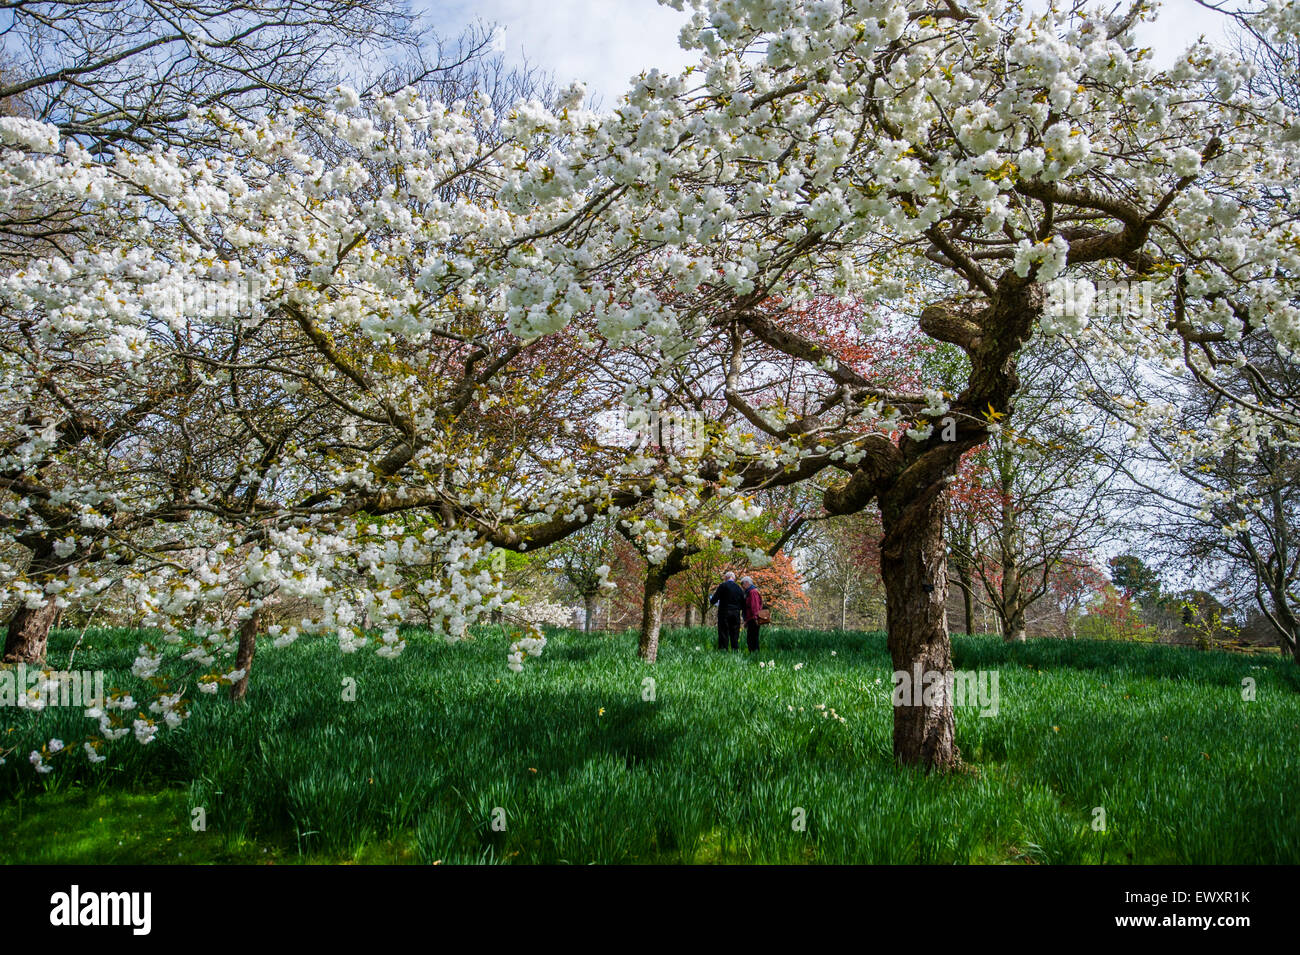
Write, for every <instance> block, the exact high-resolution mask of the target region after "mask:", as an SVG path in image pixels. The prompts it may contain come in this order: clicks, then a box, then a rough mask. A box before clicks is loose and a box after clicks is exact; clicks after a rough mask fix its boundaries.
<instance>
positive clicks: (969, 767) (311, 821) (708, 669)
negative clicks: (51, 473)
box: [0, 629, 1300, 864]
mask: <svg viewBox="0 0 1300 955" xmlns="http://www.w3.org/2000/svg"><path fill="white" fill-rule="evenodd" d="M79 636H80V634H79V633H76V632H71V631H60V632H57V633H56V634H55V635H54V636H53V637H52V639H51V644H50V654H49V660H50V664H51V665H52V666H64V665H65V664H66V661H67V658H68V653H69V650H70V649H71V647H72V645H73V644H74V642H75V641H76V640H77V638H78V637H79ZM713 639H714V636H713V634H712V632H711V631H709V630H707V629H696V630H670V631H667V632H666V634H665V638H664V643H663V646H662V649H661V651H660V661H659V663H658V664H656V665H654V666H647V665H645V664H643V663H641V662H640V661H639V660H637V658H636V656H635V650H634V648H635V637H634V635H632V634H623V635H616V636H608V635H591V636H584V635H583V634H581V633H575V632H569V631H560V632H555V633H552V634H551V635H550V643H549V645H548V646H547V648H546V652H545V653H544V654H543V656H542V657H540V658H538V659H532V658H529V659H528V660H527V662H526V664H525V668H524V672H523V673H520V674H514V673H511V672H510V671H509V670H507V669H506V666H505V663H506V641H505V640H504V639H503V638H502V636H501V634H500V633H499V632H497V631H495V630H492V629H487V630H485V631H483V632H481V633H479V635H478V636H477V637H476V638H475V639H474V640H471V641H466V642H463V643H460V644H455V645H448V644H446V643H444V642H443V641H442V640H441V639H440V638H438V637H437V636H435V635H432V634H428V633H422V632H412V633H410V634H409V635H408V641H409V645H408V647H407V650H406V652H405V653H404V654H403V656H402V657H401V658H399V659H397V660H395V661H391V660H384V659H381V658H378V657H376V656H374V655H373V654H369V653H358V654H355V655H344V654H342V653H340V652H339V651H338V649H337V647H336V646H333V645H330V644H326V643H315V644H310V643H308V642H307V641H305V640H304V641H301V642H300V643H299V644H296V645H294V646H292V647H288V648H285V649H280V650H276V649H273V648H271V646H270V644H269V643H267V644H266V645H265V646H263V647H261V648H260V649H259V652H258V655H257V659H256V662H255V665H254V670H253V679H252V684H251V687H250V690H249V695H248V699H247V702H246V703H245V704H243V705H235V704H232V703H231V702H229V700H228V699H226V697H225V696H224V695H223V696H220V697H207V696H202V695H200V696H199V698H198V699H197V700H195V701H194V712H193V714H192V716H191V717H190V719H188V720H187V721H186V722H185V723H184V724H183V725H182V726H181V728H179V729H177V730H163V731H161V732H160V733H159V735H158V737H157V738H156V739H155V740H154V742H152V743H150V744H149V745H148V746H144V747H142V746H139V745H138V744H136V743H135V742H134V740H131V739H125V740H122V741H120V742H118V743H115V744H113V745H112V747H110V748H109V749H108V750H107V752H108V754H109V759H108V760H107V761H105V762H103V763H99V764H93V765H92V764H90V763H89V762H88V761H87V760H86V758H85V756H84V755H83V754H82V753H81V752H80V749H81V746H80V741H81V740H83V739H85V738H87V733H88V732H89V731H90V730H91V729H92V728H93V724H92V723H91V722H90V721H88V720H86V719H85V718H84V717H83V716H82V715H81V712H80V710H74V709H59V708H50V709H47V710H46V711H45V712H44V713H42V714H34V713H31V712H28V711H24V710H16V709H12V708H6V709H0V755H4V756H5V757H6V762H5V764H4V765H3V766H0V861H3V862H8V863H26V862H60V863H64V862H66V863H80V862H90V863H99V862H117V863H156V862H186V863H188V862H275V863H281V864H284V863H295V862H362V863H367V862H385V863H387V862H410V863H435V862H442V863H481V862H482V863H575V864H577V863H593V862H595V863H653V862H659V863H678V862H685V863H692V862H696V863H719V862H722V863H728V862H760V863H804V862H807V863H1058V864H1059V863H1118V864H1124V863H1255V862H1258V863H1296V862H1300V816H1297V814H1296V812H1295V802H1294V800H1295V793H1296V790H1297V784H1298V783H1300V765H1298V760H1297V755H1296V745H1295V740H1296V738H1297V734H1298V733H1300V674H1297V671H1296V668H1295V665H1294V664H1292V663H1289V662H1287V661H1285V660H1283V659H1281V658H1280V657H1278V656H1274V655H1254V656H1246V655H1238V654H1230V653H1223V652H1215V651H1207V652H1198V651H1194V650H1188V649H1183V648H1176V647H1164V646H1153V645H1143V644H1122V643H1102V642H1090V641H1073V642H1063V641H1055V640H1033V641H1029V642H1027V643H1025V644H1021V645H1010V646H1009V645H1006V644H1004V643H1002V642H1001V641H1000V640H999V639H997V638H995V637H960V636H959V637H955V638H954V653H955V658H956V665H957V667H958V668H959V669H963V670H995V671H997V673H998V675H999V689H1000V699H999V712H998V715H997V716H996V717H981V716H979V715H978V711H977V710H976V709H973V708H966V709H961V710H959V711H958V713H957V733H958V743H959V745H960V747H961V750H962V755H963V759H964V761H965V768H964V770H963V771H962V772H959V773H955V774H950V775H947V776H943V777H933V776H925V775H923V774H920V773H917V772H913V771H909V770H902V769H899V768H898V767H897V766H896V765H895V764H894V762H893V760H892V757H891V754H890V719H891V705H890V686H891V676H890V670H891V668H890V666H889V660H888V656H887V654H886V652H885V637H884V635H883V634H878V633H877V634H863V633H832V632H813V631H795V630H781V629H775V630H771V631H768V630H765V631H764V646H763V648H762V650H761V652H760V653H759V654H758V656H757V657H755V658H751V657H749V656H748V655H747V654H746V653H744V651H742V652H741V653H739V654H721V653H718V652H717V651H716V650H714V649H712V642H713ZM138 642H139V634H138V633H132V632H130V631H125V630H116V631H113V630H102V631H92V632H90V633H88V634H86V636H85V638H84V642H83V644H82V646H81V648H80V649H79V650H78V651H77V657H76V663H75V666H76V667H77V668H78V669H82V668H91V669H101V668H102V669H105V670H108V671H110V672H109V676H108V679H107V684H108V686H110V687H112V686H115V685H116V686H119V687H121V688H123V689H132V688H138V689H136V690H135V697H136V699H137V700H141V699H148V697H147V695H146V693H145V691H144V690H143V688H139V687H140V684H139V683H138V682H137V681H135V680H134V678H133V677H131V676H130V673H129V669H130V665H131V661H132V659H133V657H134V652H135V650H134V648H135V646H136V644H137V643H138ZM769 660H771V661H773V663H774V665H773V666H772V667H770V668H769V667H766V666H759V663H760V661H761V662H763V663H766V662H767V661H769ZM800 664H802V666H797V665H800ZM648 677H649V678H652V679H653V681H654V685H653V697H654V698H653V700H648V699H645V697H647V696H650V695H651V693H650V692H649V691H650V686H649V685H648V684H647V683H646V682H645V681H646V679H647V678H648ZM1247 677H1249V678H1252V679H1254V680H1255V683H1256V699H1255V700H1254V701H1246V700H1243V698H1242V697H1243V694H1242V681H1243V679H1244V678H1247ZM349 679H352V680H355V681H356V684H355V685H356V699H355V701H348V700H345V699H344V697H345V695H346V694H345V693H344V687H345V682H346V681H347V680H349ZM820 707H825V708H826V709H821V708H820ZM832 709H833V710H834V711H835V713H836V714H837V716H838V717H839V718H835V717H833V716H829V715H823V714H824V713H828V712H829V710H832ZM50 737H58V738H60V739H63V740H64V741H65V742H67V743H68V744H69V751H67V752H65V753H62V754H59V755H58V757H56V758H54V759H52V760H51V762H52V763H53V764H54V765H55V766H56V767H57V768H56V771H55V772H53V773H51V774H49V775H46V776H38V775H37V774H36V773H35V772H34V771H33V770H32V767H31V766H30V765H29V764H28V761H27V754H28V753H29V752H30V751H31V750H32V749H33V748H37V747H39V746H40V745H41V744H42V743H43V742H44V741H45V740H46V739H48V738H50ZM74 747H75V751H73V748H74ZM197 807H201V808H202V809H203V812H204V815H205V821H206V829H205V830H203V831H197V832H196V831H194V829H193V827H192V825H191V822H192V820H193V819H194V818H195V816H194V810H195V809H196V808H197ZM1098 807H1101V808H1102V809H1103V810H1104V818H1105V829H1104V831H1099V830H1098V829H1096V828H1094V821H1095V820H1097V819H1098V818H1099V816H1098V813H1097V812H1096V809H1097V808H1098ZM799 820H803V826H802V827H801V828H800V827H798V826H797V823H798V822H799ZM494 822H495V823H496V825H494ZM502 824H504V828H503V827H502Z"/></svg>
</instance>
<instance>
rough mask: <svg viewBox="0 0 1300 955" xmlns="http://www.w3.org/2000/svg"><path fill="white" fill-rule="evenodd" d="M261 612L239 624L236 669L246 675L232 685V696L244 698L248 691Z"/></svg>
mask: <svg viewBox="0 0 1300 955" xmlns="http://www.w3.org/2000/svg"><path fill="white" fill-rule="evenodd" d="M261 615H262V614H261V612H260V611H257V610H254V611H253V613H252V614H251V615H250V616H249V617H248V618H247V619H246V620H245V621H244V622H243V623H241V624H240V625H239V650H238V651H237V652H236V653H235V669H236V670H243V671H244V675H243V676H241V677H240V678H239V679H238V680H236V681H235V682H234V683H232V684H231V685H230V698H231V699H232V700H236V701H238V700H242V699H243V698H244V696H245V695H246V694H247V693H248V678H249V677H250V676H251V675H252V672H253V654H254V653H256V652H257V624H258V618H259V617H261Z"/></svg>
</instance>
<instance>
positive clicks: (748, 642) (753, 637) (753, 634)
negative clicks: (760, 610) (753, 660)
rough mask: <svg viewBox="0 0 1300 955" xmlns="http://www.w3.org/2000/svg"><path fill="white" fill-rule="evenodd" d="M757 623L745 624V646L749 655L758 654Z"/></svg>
mask: <svg viewBox="0 0 1300 955" xmlns="http://www.w3.org/2000/svg"><path fill="white" fill-rule="evenodd" d="M758 626H759V625H758V623H757V622H756V621H753V620H751V621H749V623H747V624H745V646H747V647H748V648H749V652H750V653H757V652H758Z"/></svg>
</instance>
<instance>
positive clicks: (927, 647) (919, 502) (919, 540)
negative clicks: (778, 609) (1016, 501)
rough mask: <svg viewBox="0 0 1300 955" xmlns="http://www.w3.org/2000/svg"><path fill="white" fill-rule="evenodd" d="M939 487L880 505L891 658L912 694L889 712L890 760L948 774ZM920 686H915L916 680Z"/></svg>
mask: <svg viewBox="0 0 1300 955" xmlns="http://www.w3.org/2000/svg"><path fill="white" fill-rule="evenodd" d="M946 506H947V496H946V495H945V494H944V493H943V487H942V485H939V486H936V487H934V488H931V489H929V490H928V491H926V492H925V493H924V494H923V495H922V496H921V497H920V498H918V499H916V500H912V501H906V500H903V501H894V500H891V499H890V497H889V496H885V497H882V499H881V514H882V516H883V518H884V525H885V537H884V541H883V544H882V546H881V553H880V573H881V577H882V578H883V579H884V582H885V606H886V617H887V621H888V630H889V656H890V659H891V660H892V661H893V665H894V671H895V673H899V672H901V673H906V674H907V675H908V680H909V681H910V683H909V686H910V688H911V693H910V694H908V698H907V699H906V700H904V701H903V703H902V705H896V706H895V709H894V756H895V758H897V759H898V761H899V762H900V763H902V764H904V765H907V766H919V767H922V768H924V769H927V770H934V769H938V770H944V769H952V768H954V767H956V766H957V765H958V764H959V763H960V753H959V752H958V749H957V741H956V729H955V724H954V721H953V705H952V704H953V700H952V680H953V670H952V650H951V645H950V644H949V641H948V615H947V610H946V608H945V604H946V603H947V596H948V579H947V556H946V554H945V549H944V540H943V513H944V508H945V507H946ZM918 676H919V677H921V678H922V682H920V683H919V684H918V681H917V679H916V678H917V677H918Z"/></svg>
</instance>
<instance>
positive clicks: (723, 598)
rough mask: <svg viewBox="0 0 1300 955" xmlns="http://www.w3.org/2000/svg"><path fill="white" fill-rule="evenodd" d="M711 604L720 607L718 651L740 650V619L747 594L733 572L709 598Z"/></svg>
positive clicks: (724, 577) (723, 579)
mask: <svg viewBox="0 0 1300 955" xmlns="http://www.w3.org/2000/svg"><path fill="white" fill-rule="evenodd" d="M709 603H710V604H716V605H717V607H718V649H719V650H739V649H740V618H741V616H742V615H743V613H744V610H745V592H744V591H743V590H741V589H740V585H739V584H738V583H736V575H735V574H734V573H733V572H732V571H730V570H729V571H727V573H726V574H725V575H724V576H723V578H722V583H721V584H719V585H718V589H717V590H715V591H714V592H713V596H712V597H710V598H709Z"/></svg>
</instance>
